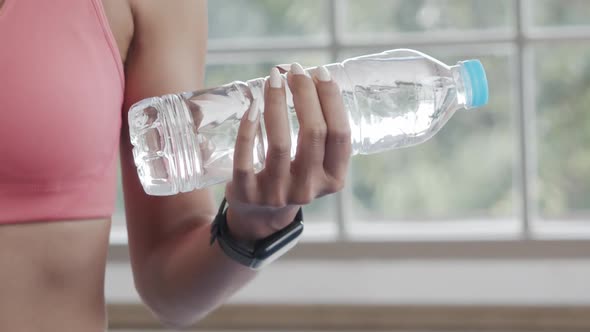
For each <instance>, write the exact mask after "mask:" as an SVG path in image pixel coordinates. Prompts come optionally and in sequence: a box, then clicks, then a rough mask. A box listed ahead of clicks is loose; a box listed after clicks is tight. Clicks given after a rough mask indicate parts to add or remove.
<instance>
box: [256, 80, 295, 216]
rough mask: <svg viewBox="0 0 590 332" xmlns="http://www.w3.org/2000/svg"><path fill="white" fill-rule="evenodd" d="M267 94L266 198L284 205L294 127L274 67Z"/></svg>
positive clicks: (280, 82)
mask: <svg viewBox="0 0 590 332" xmlns="http://www.w3.org/2000/svg"><path fill="white" fill-rule="evenodd" d="M265 90H266V91H265V93H264V124H265V128H266V135H267V142H268V151H267V156H266V162H265V166H264V171H263V174H261V175H262V176H263V177H264V179H263V181H264V185H263V186H261V188H263V189H264V192H265V194H266V195H265V196H266V198H267V200H269V201H273V202H274V203H276V204H273V205H282V204H284V202H285V201H286V197H285V196H286V190H287V184H288V182H289V175H290V168H291V129H290V127H289V119H288V114H287V102H286V95H285V88H284V86H283V80H282V77H281V76H280V74H279V70H278V69H277V68H272V69H271V72H270V77H269V79H268V81H267V84H266V87H265Z"/></svg>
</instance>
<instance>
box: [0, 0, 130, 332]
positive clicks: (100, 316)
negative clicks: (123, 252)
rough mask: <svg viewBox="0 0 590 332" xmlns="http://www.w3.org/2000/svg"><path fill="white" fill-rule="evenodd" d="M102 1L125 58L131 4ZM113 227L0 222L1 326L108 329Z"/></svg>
mask: <svg viewBox="0 0 590 332" xmlns="http://www.w3.org/2000/svg"><path fill="white" fill-rule="evenodd" d="M3 2H4V0H0V14H1V13H2V5H3ZM103 3H104V7H105V13H106V15H107V18H108V20H109V23H110V25H111V30H112V32H113V35H114V36H115V39H116V41H117V44H118V47H119V51H120V54H121V58H122V60H123V63H125V62H126V61H127V54H128V50H129V48H130V44H131V40H132V35H133V17H132V15H131V10H130V6H129V4H128V2H127V1H122V0H103ZM31 208H34V207H31ZM110 226H111V222H110V219H99V220H69V221H59V220H55V221H51V222H43V223H29V224H6V225H2V226H0V330H2V331H13V332H19V331H60V332H61V331H88V332H90V331H104V330H105V329H106V314H105V308H104V305H105V303H104V286H103V284H104V273H105V265H106V253H107V248H108V234H109V231H110Z"/></svg>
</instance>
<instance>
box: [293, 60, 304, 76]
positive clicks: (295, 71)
mask: <svg viewBox="0 0 590 332" xmlns="http://www.w3.org/2000/svg"><path fill="white" fill-rule="evenodd" d="M291 73H292V74H293V75H305V71H303V67H301V65H300V64H298V63H297V62H295V63H293V64H292V65H291Z"/></svg>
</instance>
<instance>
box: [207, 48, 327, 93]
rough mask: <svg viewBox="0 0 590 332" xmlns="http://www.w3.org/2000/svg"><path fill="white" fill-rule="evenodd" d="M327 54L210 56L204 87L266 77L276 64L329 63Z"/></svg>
mask: <svg viewBox="0 0 590 332" xmlns="http://www.w3.org/2000/svg"><path fill="white" fill-rule="evenodd" d="M329 59H330V57H329V55H328V53H327V52H305V53H296V52H295V53H294V52H290V53H287V52H285V53H272V54H264V53H263V54H250V53H249V54H237V55H236V54H211V55H209V56H208V65H207V74H206V78H205V85H206V86H216V85H220V84H225V83H229V82H231V81H235V80H242V81H245V80H249V79H252V78H257V77H262V76H268V75H269V73H270V69H271V68H272V67H273V66H275V65H277V64H290V63H293V62H295V61H297V62H299V63H300V64H301V65H302V66H304V67H312V66H317V65H321V64H324V63H329V62H330V61H329Z"/></svg>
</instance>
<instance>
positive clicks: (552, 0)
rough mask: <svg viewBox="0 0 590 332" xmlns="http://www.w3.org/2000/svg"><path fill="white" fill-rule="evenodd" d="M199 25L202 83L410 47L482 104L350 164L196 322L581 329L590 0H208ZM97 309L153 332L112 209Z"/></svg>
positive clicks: (585, 291) (210, 325)
mask: <svg viewBox="0 0 590 332" xmlns="http://www.w3.org/2000/svg"><path fill="white" fill-rule="evenodd" d="M209 29H210V30H209V53H208V58H207V64H208V65H207V77H206V85H207V86H215V85H219V84H223V83H227V82H230V81H233V80H247V79H250V78H254V77H259V76H266V75H268V72H269V70H270V68H271V66H273V65H275V64H280V63H292V62H294V61H298V62H300V63H302V64H303V65H304V66H305V65H306V66H315V65H319V64H325V63H331V62H336V61H342V60H344V59H346V58H349V57H352V56H357V55H363V54H370V53H375V52H380V51H384V50H388V49H393V48H413V49H417V50H420V51H422V52H425V53H427V54H429V55H432V56H434V57H435V58H438V59H440V60H442V61H443V62H445V63H447V64H454V63H456V62H457V61H458V60H464V59H469V58H478V59H480V60H481V61H482V62H483V64H484V66H485V68H486V71H487V75H488V81H489V86H490V103H489V105H488V106H486V107H484V108H482V109H479V110H475V111H463V112H459V113H457V114H456V115H455V116H454V117H453V119H452V120H451V121H450V122H449V123H448V124H447V125H446V126H445V128H443V130H442V131H441V132H440V133H439V134H437V135H436V136H435V137H434V138H433V139H431V140H430V141H428V142H427V143H425V144H422V145H419V146H416V147H413V148H409V149H401V150H396V151H391V152H388V153H383V154H379V155H371V156H359V157H355V158H354V159H353V162H352V166H351V169H350V174H349V179H348V183H347V186H346V188H345V190H344V191H343V192H342V193H339V194H337V195H333V196H329V197H326V198H322V199H319V200H317V201H316V202H314V203H313V204H311V205H310V206H308V207H307V208H306V209H305V212H306V221H307V224H306V227H307V228H306V232H305V238H304V241H303V242H302V243H300V244H299V246H298V247H297V248H296V249H294V250H293V251H292V252H291V253H289V254H288V255H287V256H286V257H284V258H283V259H282V260H281V261H279V262H277V263H276V264H273V265H272V266H270V267H269V268H267V269H266V270H265V271H263V272H262V273H261V275H260V277H259V278H258V279H257V280H255V281H254V282H253V283H252V284H251V285H249V286H248V287H246V288H245V289H244V290H242V291H241V292H240V293H238V294H237V295H236V296H235V297H234V298H233V299H232V300H231V301H230V303H228V304H227V305H226V306H224V307H223V308H221V309H220V310H218V311H216V312H215V313H213V314H212V315H211V316H210V317H209V318H208V319H206V320H205V321H203V322H202V323H201V324H200V325H199V326H198V327H197V328H200V329H238V330H239V329H244V330H247V329H250V330H251V329H257V330H270V331H282V330H287V329H290V330H351V329H352V330H359V331H364V330H388V331H398V330H399V331H402V330H424V331H476V330H495V331H506V332H511V331H520V330H543V331H546V330H553V331H568V330H572V331H573V330H576V331H578V330H580V331H588V330H590V283H589V282H588V280H590V241H588V240H589V239H590V218H589V217H590V180H588V179H590V153H589V152H590V151H589V148H590V110H589V107H590V1H587V0H528V1H527V0H495V1H490V0H210V1H209ZM119 190H120V189H119ZM215 191H216V195H217V198H218V200H221V197H222V195H223V186H219V187H217V188H216V189H215ZM119 197H122V195H121V194H120V196H119ZM107 301H108V302H109V304H110V305H109V312H110V317H111V327H112V328H113V329H114V330H118V329H133V328H139V329H142V330H145V329H148V328H153V329H157V328H158V326H159V325H158V324H157V323H155V321H154V320H153V319H152V318H151V316H150V315H149V313H147V312H146V311H145V309H143V308H142V307H141V306H140V305H139V303H140V302H139V299H138V297H137V295H136V293H135V290H134V288H133V283H132V277H131V272H130V268H129V261H128V256H127V248H126V233H125V228H124V217H123V203H122V198H121V199H120V200H119V205H118V216H117V217H116V218H115V226H114V228H113V232H112V236H111V258H110V260H109V264H108V269H107Z"/></svg>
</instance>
